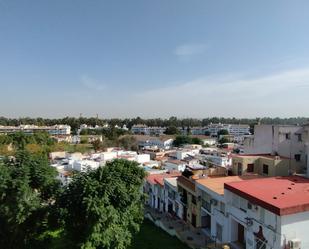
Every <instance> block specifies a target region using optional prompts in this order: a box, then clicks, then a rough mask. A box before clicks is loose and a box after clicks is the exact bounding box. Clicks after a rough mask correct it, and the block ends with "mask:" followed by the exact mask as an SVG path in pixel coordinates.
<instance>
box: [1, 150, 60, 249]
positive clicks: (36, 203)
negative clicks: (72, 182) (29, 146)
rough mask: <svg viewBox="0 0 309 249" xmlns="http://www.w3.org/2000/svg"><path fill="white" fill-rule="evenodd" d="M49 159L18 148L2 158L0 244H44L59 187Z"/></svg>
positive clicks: (22, 246)
mask: <svg viewBox="0 0 309 249" xmlns="http://www.w3.org/2000/svg"><path fill="white" fill-rule="evenodd" d="M55 177H56V172H55V170H54V169H53V168H52V167H50V166H49V163H48V160H47V158H45V157H41V156H37V155H36V156H32V155H30V154H29V153H27V152H25V151H19V152H18V153H17V155H16V158H15V159H11V160H8V159H6V160H4V161H2V162H0V227H1V229H0V244H1V245H3V246H4V245H5V248H7V249H11V248H12V249H13V248H14V249H15V248H42V245H40V236H41V235H42V234H43V233H44V232H45V231H47V230H48V225H47V221H48V217H49V211H50V208H51V205H52V200H53V199H54V198H55V196H56V194H57V193H58V191H59V182H58V181H57V180H56V178H55Z"/></svg>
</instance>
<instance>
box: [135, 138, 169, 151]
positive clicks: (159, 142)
mask: <svg viewBox="0 0 309 249" xmlns="http://www.w3.org/2000/svg"><path fill="white" fill-rule="evenodd" d="M134 137H135V138H136V140H137V143H138V146H139V147H140V148H146V149H163V150H169V149H170V148H172V147H173V142H174V139H173V138H172V137H171V136H159V137H151V136H134Z"/></svg>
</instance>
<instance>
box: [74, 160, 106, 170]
mask: <svg viewBox="0 0 309 249" xmlns="http://www.w3.org/2000/svg"><path fill="white" fill-rule="evenodd" d="M99 166H100V163H99V162H96V161H93V160H76V161H73V164H72V170H76V171H79V172H84V171H87V170H89V169H90V170H92V169H97V168H99Z"/></svg>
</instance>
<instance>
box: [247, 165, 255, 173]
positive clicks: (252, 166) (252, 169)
mask: <svg viewBox="0 0 309 249" xmlns="http://www.w3.org/2000/svg"><path fill="white" fill-rule="evenodd" d="M247 172H249V173H250V172H254V164H253V163H249V164H248V165H247Z"/></svg>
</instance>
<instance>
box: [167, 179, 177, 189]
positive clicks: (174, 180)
mask: <svg viewBox="0 0 309 249" xmlns="http://www.w3.org/2000/svg"><path fill="white" fill-rule="evenodd" d="M164 181H166V182H167V183H169V184H170V185H171V186H173V187H177V177H171V178H165V179H164Z"/></svg>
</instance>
